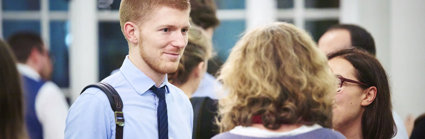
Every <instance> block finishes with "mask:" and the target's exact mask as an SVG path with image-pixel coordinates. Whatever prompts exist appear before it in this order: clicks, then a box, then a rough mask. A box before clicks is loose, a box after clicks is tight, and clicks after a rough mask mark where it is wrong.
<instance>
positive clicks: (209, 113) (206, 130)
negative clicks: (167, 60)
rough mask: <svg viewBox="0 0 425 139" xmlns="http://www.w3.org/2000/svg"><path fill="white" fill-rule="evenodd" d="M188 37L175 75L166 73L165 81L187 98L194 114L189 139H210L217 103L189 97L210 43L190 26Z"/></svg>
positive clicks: (208, 54)
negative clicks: (178, 89)
mask: <svg viewBox="0 0 425 139" xmlns="http://www.w3.org/2000/svg"><path fill="white" fill-rule="evenodd" d="M188 37H189V41H188V44H187V46H186V48H185V50H184V52H183V55H182V58H181V59H180V63H179V67H178V68H177V71H176V72H175V73H171V74H168V80H169V82H170V83H172V84H173V85H175V86H177V87H178V88H180V89H182V90H183V92H184V93H186V95H187V96H188V97H189V98H190V102H191V103H192V107H193V114H194V121H193V135H192V138H193V139H206V138H211V137H213V136H214V135H215V134H217V133H218V127H217V125H215V124H214V122H215V119H214V117H215V116H216V112H217V100H215V99H212V98H210V97H192V94H193V93H194V92H195V91H196V90H197V88H198V86H199V83H200V82H201V79H202V78H203V76H204V75H205V73H206V71H207V65H208V64H207V62H208V60H209V59H210V58H211V55H212V54H211V53H212V43H211V40H210V39H209V38H208V37H207V35H206V33H205V32H204V30H203V29H202V28H199V27H197V26H194V25H193V24H192V27H191V28H190V29H189V32H188ZM210 91H211V90H210Z"/></svg>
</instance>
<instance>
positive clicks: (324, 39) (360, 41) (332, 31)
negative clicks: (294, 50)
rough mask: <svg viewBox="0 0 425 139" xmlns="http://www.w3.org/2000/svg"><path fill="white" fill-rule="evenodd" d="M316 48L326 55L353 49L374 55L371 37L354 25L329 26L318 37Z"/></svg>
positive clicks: (373, 44) (373, 43) (374, 50)
mask: <svg viewBox="0 0 425 139" xmlns="http://www.w3.org/2000/svg"><path fill="white" fill-rule="evenodd" d="M318 46H319V48H320V49H321V50H322V51H323V52H325V53H326V54H329V53H332V52H336V51H339V50H342V49H349V48H353V47H355V48H358V49H363V50H366V51H367V52H369V53H370V54H372V55H376V48H375V41H374V39H373V37H372V35H371V34H370V33H369V32H368V31H367V30H366V29H364V28H362V27H360V26H357V25H354V24H337V25H334V26H331V27H330V28H328V30H327V31H326V32H325V33H324V34H323V35H322V36H321V37H320V39H319V42H318Z"/></svg>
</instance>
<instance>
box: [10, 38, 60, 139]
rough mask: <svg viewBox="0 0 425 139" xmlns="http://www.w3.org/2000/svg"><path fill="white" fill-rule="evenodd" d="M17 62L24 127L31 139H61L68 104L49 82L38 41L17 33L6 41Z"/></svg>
mask: <svg viewBox="0 0 425 139" xmlns="http://www.w3.org/2000/svg"><path fill="white" fill-rule="evenodd" d="M8 43H9V44H10V46H11V48H12V50H13V52H14V53H15V55H16V57H17V59H18V62H19V63H18V70H19V72H20V73H21V75H22V82H23V90H24V96H25V123H26V126H27V130H28V135H29V137H30V138H31V139H43V138H44V139H59V138H64V133H63V131H64V129H65V119H66V115H67V113H68V104H67V102H66V99H65V96H64V94H63V93H62V92H61V91H60V89H59V87H58V86H57V85H56V84H54V83H53V82H51V81H47V80H45V79H46V78H49V77H50V74H51V71H52V65H51V63H50V59H49V55H48V50H47V49H46V47H45V45H44V43H43V41H42V39H41V38H40V37H39V36H38V35H37V34H33V33H30V32H20V33H16V34H14V35H12V36H11V37H9V39H8Z"/></svg>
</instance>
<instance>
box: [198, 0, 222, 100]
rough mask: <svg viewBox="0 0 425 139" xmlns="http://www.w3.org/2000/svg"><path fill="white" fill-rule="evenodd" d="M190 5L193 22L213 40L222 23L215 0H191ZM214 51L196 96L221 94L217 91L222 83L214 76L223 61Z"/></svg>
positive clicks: (217, 95)
mask: <svg viewBox="0 0 425 139" xmlns="http://www.w3.org/2000/svg"><path fill="white" fill-rule="evenodd" d="M190 5H191V11H190V18H191V19H192V22H193V23H194V24H195V25H197V26H199V27H201V28H202V29H203V30H205V32H206V35H207V37H208V39H209V40H210V41H212V37H213V34H214V30H215V28H216V27H217V26H218V25H219V24H220V21H219V20H218V18H217V15H216V11H217V9H216V5H215V2H214V0H190ZM212 51H214V50H212ZM212 53H213V54H212V58H211V59H210V60H209V61H208V68H207V73H206V74H205V75H204V76H203V77H202V80H201V83H200V85H199V87H198V89H197V90H196V91H195V93H193V96H194V97H205V96H208V97H210V98H213V99H217V98H218V97H219V96H220V95H219V94H217V93H218V92H219V91H220V89H221V83H220V82H218V81H217V80H216V78H215V77H214V76H215V75H216V73H217V70H218V69H219V68H220V66H221V65H222V64H223V62H222V61H221V60H220V59H219V58H218V57H217V56H215V53H214V52H212Z"/></svg>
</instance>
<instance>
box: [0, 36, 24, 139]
mask: <svg viewBox="0 0 425 139" xmlns="http://www.w3.org/2000/svg"><path fill="white" fill-rule="evenodd" d="M20 79H21V78H20V76H19V73H18V70H17V69H16V59H15V56H14V55H13V53H12V51H11V50H10V47H9V46H8V45H7V44H6V43H5V42H4V41H3V40H0V119H1V120H0V139H23V138H27V134H26V130H25V124H24V123H25V122H24V105H23V103H24V102H23V93H22V88H21V81H20Z"/></svg>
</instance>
